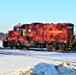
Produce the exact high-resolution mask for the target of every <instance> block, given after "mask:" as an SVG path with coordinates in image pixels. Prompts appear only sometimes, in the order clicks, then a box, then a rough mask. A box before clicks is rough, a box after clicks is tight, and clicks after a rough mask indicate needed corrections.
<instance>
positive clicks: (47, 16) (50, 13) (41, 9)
mask: <svg viewBox="0 0 76 75" xmlns="http://www.w3.org/2000/svg"><path fill="white" fill-rule="evenodd" d="M31 22H42V23H63V22H71V23H73V24H74V25H76V0H0V32H5V33H6V32H8V30H11V29H13V26H14V25H15V24H18V23H21V24H23V23H31ZM75 30H76V26H75Z"/></svg>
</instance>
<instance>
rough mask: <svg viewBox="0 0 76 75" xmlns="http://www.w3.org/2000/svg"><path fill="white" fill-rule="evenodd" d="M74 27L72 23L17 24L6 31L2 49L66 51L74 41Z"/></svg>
mask: <svg viewBox="0 0 76 75" xmlns="http://www.w3.org/2000/svg"><path fill="white" fill-rule="evenodd" d="M73 31H74V25H73V24H72V23H57V24H53V23H51V24H49V23H45V24H43V23H31V24H20V23H19V24H18V25H15V26H14V27H13V30H11V31H8V36H7V38H6V39H4V40H3V46H4V47H10V48H18V49H22V48H29V47H36V48H37V47H38V48H39V47H47V49H48V50H50V51H51V50H59V49H61V50H66V49H67V50H68V49H71V48H72V44H73V41H74V32H73Z"/></svg>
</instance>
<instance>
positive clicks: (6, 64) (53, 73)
mask: <svg viewBox="0 0 76 75" xmlns="http://www.w3.org/2000/svg"><path fill="white" fill-rule="evenodd" d="M0 47H2V46H0ZM0 75H76V53H60V52H45V51H44V52H43V51H28V50H15V49H14V50H11V49H9V50H8V49H0Z"/></svg>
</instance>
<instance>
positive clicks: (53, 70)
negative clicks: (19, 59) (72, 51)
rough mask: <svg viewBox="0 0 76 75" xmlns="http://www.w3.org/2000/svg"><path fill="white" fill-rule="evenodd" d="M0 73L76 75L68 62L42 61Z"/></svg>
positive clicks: (75, 68) (75, 70)
mask: <svg viewBox="0 0 76 75" xmlns="http://www.w3.org/2000/svg"><path fill="white" fill-rule="evenodd" d="M0 75H76V67H75V66H72V65H71V64H70V63H68V62H63V63H62V64H59V65H53V64H47V63H43V62H42V63H39V64H37V65H35V66H34V67H28V68H27V69H23V70H19V71H15V72H10V73H5V74H0Z"/></svg>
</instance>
